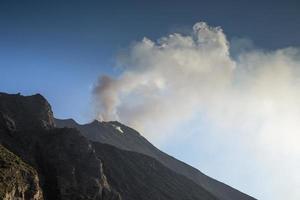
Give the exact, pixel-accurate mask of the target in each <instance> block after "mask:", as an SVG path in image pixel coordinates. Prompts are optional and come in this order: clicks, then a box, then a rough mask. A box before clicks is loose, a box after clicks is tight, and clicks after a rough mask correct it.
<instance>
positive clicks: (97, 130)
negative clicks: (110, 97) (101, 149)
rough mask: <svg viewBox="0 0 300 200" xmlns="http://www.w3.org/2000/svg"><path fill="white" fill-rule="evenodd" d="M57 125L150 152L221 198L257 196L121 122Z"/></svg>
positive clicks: (244, 199)
mask: <svg viewBox="0 0 300 200" xmlns="http://www.w3.org/2000/svg"><path fill="white" fill-rule="evenodd" d="M55 124H56V125H57V127H73V128H77V129H78V130H80V132H81V133H82V134H83V135H85V136H86V137H87V138H89V139H90V140H92V141H98V142H101V143H106V144H110V145H113V146H115V147H117V148H120V149H124V150H128V151H134V152H138V153H142V154H145V155H148V156H150V157H152V158H155V159H156V160H158V161H159V162H161V163H162V164H163V165H164V166H166V167H168V168H169V169H171V170H173V171H174V172H176V173H178V174H182V175H184V176H185V177H187V178H189V179H191V180H193V181H194V182H195V183H197V184H198V185H200V186H201V187H203V188H205V189H206V190H207V191H209V192H210V193H211V194H213V195H215V196H216V197H218V198H219V199H221V200H254V198H253V197H250V196H248V195H246V194H244V193H242V192H240V191H238V190H236V189H234V188H232V187H230V186H228V185H226V184H224V183H221V182H219V181H217V180H215V179H212V178H210V177H208V176H206V175H205V174H203V173H201V172H200V171H199V170H197V169H195V168H193V167H191V166H189V165H187V164H185V163H183V162H181V161H179V160H177V159H175V158H173V157H171V156H169V155H167V154H166V153H164V152H162V151H160V150H159V149H157V148H156V147H155V146H153V145H152V144H151V143H150V142H148V141H147V140H146V139H145V138H144V137H143V136H141V135H140V134H139V133H138V132H137V131H135V130H134V129H132V128H129V127H127V126H125V125H123V124H121V123H119V122H98V121H96V120H95V121H93V122H92V123H90V124H84V125H80V124H77V123H76V122H75V121H74V120H72V119H67V120H59V119H55Z"/></svg>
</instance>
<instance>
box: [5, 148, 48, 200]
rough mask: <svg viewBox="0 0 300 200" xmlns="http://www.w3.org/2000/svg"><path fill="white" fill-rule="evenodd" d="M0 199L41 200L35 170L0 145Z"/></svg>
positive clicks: (41, 195)
mask: <svg viewBox="0 0 300 200" xmlns="http://www.w3.org/2000/svg"><path fill="white" fill-rule="evenodd" d="M0 199H3V200H17V199H18V200H26V199H31V200H43V193H42V189H41V188H40V185H39V178H38V174H37V172H36V170H35V169H33V168H32V167H31V166H29V165H28V164H26V163H24V162H23V161H22V160H21V159H20V158H19V157H18V156H16V155H14V154H13V153H12V152H10V151H9V150H7V149H6V148H5V147H3V146H2V145H0Z"/></svg>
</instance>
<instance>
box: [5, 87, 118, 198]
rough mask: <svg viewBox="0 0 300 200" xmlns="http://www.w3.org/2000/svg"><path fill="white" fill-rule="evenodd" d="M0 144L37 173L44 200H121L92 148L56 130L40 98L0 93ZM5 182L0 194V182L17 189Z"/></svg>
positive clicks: (75, 133)
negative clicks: (108, 180) (109, 182)
mask: <svg viewBox="0 0 300 200" xmlns="http://www.w3.org/2000/svg"><path fill="white" fill-rule="evenodd" d="M0 144H1V145H3V146H4V147H5V148H7V149H9V150H10V151H12V152H13V153H14V154H15V155H17V156H19V157H20V158H21V159H22V160H23V161H24V162H26V163H28V164H30V165H31V166H32V167H33V168H35V169H36V171H37V173H38V177H39V180H40V185H41V188H42V190H43V198H44V199H45V200H120V199H121V197H120V196H119V194H118V193H117V192H114V191H113V189H112V188H111V187H110V185H109V184H108V183H107V181H106V177H105V175H104V173H103V169H102V162H101V161H100V160H99V159H98V158H97V156H96V154H95V150H94V148H93V147H92V144H91V143H90V142H89V141H88V140H87V139H86V138H85V137H84V136H82V135H81V134H80V133H79V131H77V130H76V129H70V128H64V129H59V128H55V127H54V119H53V115H52V111H51V107H50V105H49V103H48V102H47V101H46V100H45V99H44V98H43V97H42V96H41V95H33V96H22V95H18V94H17V95H11V94H6V93H0ZM8 176H9V174H8ZM15 177H17V176H13V177H10V178H12V179H13V178H15ZM21 178H22V177H20V180H21ZM4 181H5V180H0V190H2V189H4V190H5V188H3V187H4V186H3V184H4V185H5V184H9V187H12V188H16V187H18V186H17V183H16V182H7V181H5V183H4ZM1 184H2V186H3V187H2V186H1ZM16 197H17V196H16ZM8 199H9V198H8ZM13 199H17V198H13ZM20 199H24V200H27V199H28V200H29V199H33V198H31V197H28V196H27V197H26V196H25V197H22V198H20Z"/></svg>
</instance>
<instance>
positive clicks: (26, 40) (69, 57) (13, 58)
mask: <svg viewBox="0 0 300 200" xmlns="http://www.w3.org/2000/svg"><path fill="white" fill-rule="evenodd" d="M298 8H299V5H298V3H297V1H284V2H281V3H278V2H272V1H214V0H212V1H185V2H182V1H163V2H161V1H151V2H150V1H149V2H144V1H143V2H141V1H110V2H109V3H108V2H103V1H43V2H41V1H32V0H31V1H26V2H25V1H0V26H1V29H0V44H1V45H0V56H1V59H0V73H1V74H4V76H3V77H2V78H1V79H0V90H2V91H6V92H12V93H13V92H22V93H24V94H31V93H36V92H40V93H42V94H43V95H45V96H46V97H47V98H48V99H49V101H50V102H51V103H52V105H53V110H54V111H55V114H56V116H57V117H62V118H65V117H74V118H76V119H77V120H78V121H80V122H85V121H86V120H89V118H90V116H89V115H88V114H87V113H88V109H89V108H88V107H89V95H90V91H89V88H90V86H91V85H92V84H93V83H94V82H95V80H96V78H97V77H98V76H99V75H100V74H103V73H110V74H111V73H115V72H114V71H113V70H112V68H111V67H112V66H113V64H114V57H115V55H116V54H117V52H118V51H120V50H121V49H123V48H127V47H128V45H130V44H131V43H132V42H133V41H137V40H141V39H142V38H143V37H144V36H147V37H149V38H151V39H157V38H159V37H161V36H163V35H165V34H168V33H171V32H174V31H177V30H180V31H184V30H187V29H188V28H189V27H191V26H192V25H193V24H194V23H195V22H197V21H199V20H203V21H206V22H208V23H209V24H210V25H213V26H222V27H223V28H224V29H225V33H226V35H227V36H228V37H229V38H230V39H231V38H235V37H243V38H250V39H251V40H252V41H253V42H254V43H255V44H256V45H259V46H260V47H263V48H268V49H273V48H281V47H286V46H291V45H292V46H299V44H300V38H299V37H298V36H299V34H300V28H299V26H300V16H299V15H300V14H299V12H298ZM283 27H284V28H283ZM285 30H288V31H285ZM12 77H13V78H12ZM65 102H68V105H66V103H65Z"/></svg>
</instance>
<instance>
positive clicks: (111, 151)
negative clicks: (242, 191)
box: [94, 142, 217, 200]
mask: <svg viewBox="0 0 300 200" xmlns="http://www.w3.org/2000/svg"><path fill="white" fill-rule="evenodd" d="M94 146H95V149H96V153H97V155H98V156H99V158H100V159H101V160H102V161H103V166H104V173H105V174H106V176H107V179H108V181H109V182H110V184H111V185H112V187H113V188H115V189H116V190H117V191H118V192H120V194H121V196H122V199H123V200H133V199H136V200H154V199H155V200H156V199H160V200H183V199H184V200H196V199H197V200H217V198H216V197H214V196H212V195H211V194H210V193H209V192H207V191H206V190H204V189H203V188H201V187H199V185H197V184H195V183H194V182H193V181H191V180H189V179H188V178H186V177H184V176H182V175H179V174H177V173H175V172H173V171H172V170H170V169H168V168H167V167H165V166H163V165H162V164H161V163H159V162H158V161H157V160H155V159H154V158H151V157H149V156H146V155H143V154H140V153H136V152H132V151H125V150H120V149H118V148H116V147H114V146H111V145H108V144H101V143H98V142H94Z"/></svg>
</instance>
